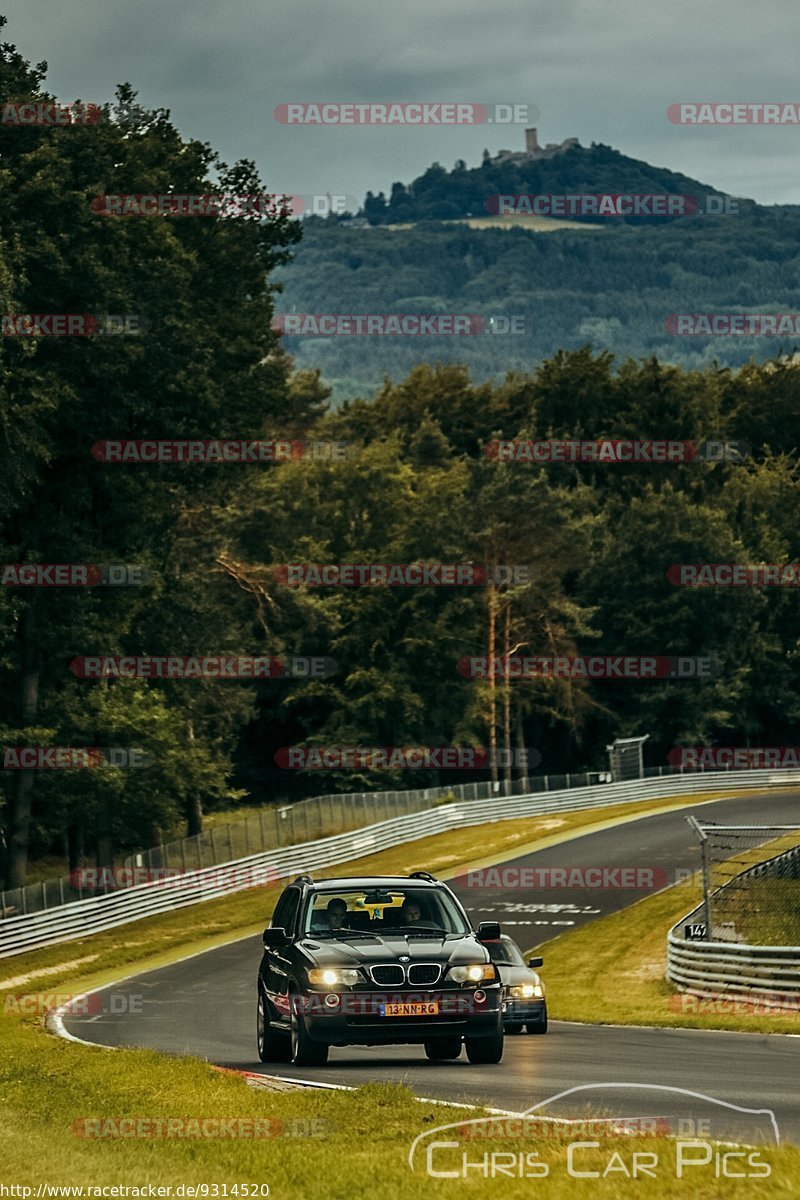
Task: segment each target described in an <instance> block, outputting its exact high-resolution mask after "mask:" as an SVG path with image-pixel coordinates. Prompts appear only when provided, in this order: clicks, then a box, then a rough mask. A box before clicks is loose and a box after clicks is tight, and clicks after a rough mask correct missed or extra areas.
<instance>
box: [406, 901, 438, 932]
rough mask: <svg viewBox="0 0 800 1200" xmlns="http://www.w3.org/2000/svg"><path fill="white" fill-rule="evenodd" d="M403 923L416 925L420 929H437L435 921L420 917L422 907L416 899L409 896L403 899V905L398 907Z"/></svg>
mask: <svg viewBox="0 0 800 1200" xmlns="http://www.w3.org/2000/svg"><path fill="white" fill-rule="evenodd" d="M400 913H401V915H402V923H403V925H417V926H418V927H419V928H420V929H437V928H438V926H437V925H436V922H435V921H424V920H423V919H422V909H421V908H420V906H419V903H418V901H416V900H412V899H411V898H410V897H408V898H407V899H405V900H404V901H403V907H402V908H401V909H400Z"/></svg>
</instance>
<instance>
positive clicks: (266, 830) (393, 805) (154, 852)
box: [0, 767, 679, 919]
mask: <svg viewBox="0 0 800 1200" xmlns="http://www.w3.org/2000/svg"><path fill="white" fill-rule="evenodd" d="M678 770H679V769H678V768H674V767H651V768H650V769H649V770H648V771H647V772H646V775H647V776H650V775H661V774H665V775H666V774H675V773H677V772H678ZM603 774H604V773H602V772H599V771H591V772H587V771H581V772H571V773H570V774H567V775H536V776H532V777H531V779H530V780H529V781H528V783H527V786H523V783H522V781H521V780H519V779H515V780H512V781H511V784H510V785H508V784H507V783H506V781H505V780H503V781H502V782H499V783H497V784H493V783H491V782H481V783H461V784H454V785H452V786H446V787H430V788H411V789H408V790H406V791H391V792H332V793H328V794H327V795H324V796H311V797H309V798H308V799H306V800H297V801H295V802H294V803H289V802H287V803H281V802H280V801H278V802H274V803H272V804H269V805H265V806H264V807H263V808H261V809H260V811H259V812H257V813H255V814H253V815H252V816H249V817H240V818H239V819H238V820H233V821H227V822H225V823H224V824H219V825H217V824H213V823H209V825H208V827H207V828H206V829H205V830H204V831H203V833H198V834H194V835H192V836H191V837H185V838H179V839H177V840H176V841H171V842H161V843H160V844H159V845H157V846H153V847H151V848H150V849H148V850H142V851H141V852H139V853H136V854H130V855H128V857H127V858H124V859H123V860H122V864H121V869H120V868H119V867H117V866H114V867H109V868H108V869H106V870H103V871H100V872H99V873H96V872H95V871H94V868H92V867H90V866H89V867H82V868H78V869H76V870H75V871H74V872H73V873H72V874H71V875H64V876H61V877H60V878H56V879H45V880H41V881H40V882H37V883H29V884H26V885H25V886H24V887H20V888H11V889H9V890H7V891H2V890H0V919H2V918H3V917H5V916H12V915H13V916H19V915H22V916H29V915H32V914H33V913H40V912H44V911H45V909H52V908H61V907H62V906H63V905H65V904H72V903H73V902H74V901H76V900H86V899H90V898H92V897H94V896H97V895H105V894H106V893H108V892H110V891H116V890H118V889H119V888H120V887H122V886H133V878H135V876H134V874H133V873H134V872H135V871H136V870H138V869H139V868H145V872H146V871H150V872H151V873H153V874H156V873H157V874H160V873H162V872H169V871H174V872H185V871H187V870H192V869H194V868H195V867H196V868H197V869H198V870H202V869H203V868H204V867H216V866H220V865H221V864H222V863H233V862H237V861H238V860H239V859H240V858H245V857H248V856H249V855H252V854H256V853H258V851H260V850H272V849H275V848H279V847H281V846H295V845H297V844H298V843H299V842H311V841H316V840H318V839H321V838H325V837H329V836H330V835H332V834H335V833H345V832H346V831H347V830H350V829H359V828H361V827H363V826H365V825H375V824H377V823H378V822H379V821H386V820H388V819H389V818H390V817H398V816H402V815H404V814H406V813H411V812H422V811H423V810H424V809H428V808H431V807H432V806H433V805H434V804H435V803H437V802H438V801H440V800H442V799H443V798H445V797H449V798H450V799H452V800H484V799H492V798H494V797H497V796H506V795H510V796H523V795H530V794H532V793H534V792H552V791H561V790H563V789H564V788H576V787H588V786H590V785H591V784H592V783H595V784H597V783H601V782H602V775H603ZM126 873H127V875H128V877H129V878H132V882H131V883H129V884H127V885H126V884H123V883H121V882H120V880H121V879H124V878H125V876H126ZM96 874H98V875H99V878H98V885H97V886H96V887H93V886H90V885H89V884H88V883H85V882H84V879H85V877H86V876H88V877H89V878H93V877H94V876H95V875H96ZM108 878H113V881H112V882H111V883H107V882H105V880H106V879H108ZM151 878H152V875H151ZM139 882H144V879H143V877H142V875H141V874H140V876H139Z"/></svg>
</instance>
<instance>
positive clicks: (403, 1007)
mask: <svg viewBox="0 0 800 1200" xmlns="http://www.w3.org/2000/svg"><path fill="white" fill-rule="evenodd" d="M380 1014H381V1016H382V1017H436V1016H438V1015H439V1002H438V1000H428V1001H423V1002H416V1001H413V1002H410V1003H408V1004H382V1005H381V1007H380Z"/></svg>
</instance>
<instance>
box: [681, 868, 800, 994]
mask: <svg viewBox="0 0 800 1200" xmlns="http://www.w3.org/2000/svg"><path fill="white" fill-rule="evenodd" d="M798 853H800V852H799V851H798V849H797V847H795V848H793V849H791V850H786V851H784V852H783V853H782V854H777V855H776V856H775V857H774V858H770V859H767V860H766V861H765V862H763V863H757V864H756V865H755V866H753V867H748V868H747V870H746V871H742V872H741V873H740V874H739V875H737V876H735V878H734V879H733V880H731V883H733V882H735V881H736V880H738V879H741V878H743V877H744V876H747V875H754V876H759V875H765V874H769V873H771V871H772V870H774V868H775V867H776V865H779V864H781V863H783V862H795V861H796V860H797V857H798ZM726 886H728V887H730V886H731V885H730V884H727V885H726ZM704 920H705V904H698V906H697V908H694V909H692V911H691V912H690V913H688V914H687V916H685V917H683V919H682V920H680V921H678V922H677V923H676V924H675V925H673V927H672V929H671V930H670V931H669V934H668V937H667V979H668V980H669V982H670V983H674V984H675V985H676V986H677V987H679V988H680V989H681V991H682V992H688V993H689V994H690V995H693V996H703V997H705V998H707V999H719V998H720V997H724V998H727V999H731V1000H747V999H752V998H753V997H754V996H757V997H758V998H759V1002H760V1004H761V1006H762V1007H768V1006H769V997H774V998H775V1000H776V1002H777V1003H779V1002H780V1000H783V999H785V998H786V997H791V998H792V999H793V1000H794V999H796V1000H797V1001H800V946H748V945H745V944H743V943H742V942H721V941H720V942H704V941H697V942H692V941H687V940H686V939H685V937H684V936H683V927H684V925H690V924H694V923H696V922H702V921H704ZM798 1007H800V1005H798Z"/></svg>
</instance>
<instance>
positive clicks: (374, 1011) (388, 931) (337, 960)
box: [258, 871, 503, 1066]
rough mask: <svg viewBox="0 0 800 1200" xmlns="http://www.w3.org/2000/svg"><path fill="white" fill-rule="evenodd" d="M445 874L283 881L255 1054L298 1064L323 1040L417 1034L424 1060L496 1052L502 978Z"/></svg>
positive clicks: (476, 1058) (491, 926) (365, 1041)
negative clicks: (442, 879) (443, 877)
mask: <svg viewBox="0 0 800 1200" xmlns="http://www.w3.org/2000/svg"><path fill="white" fill-rule="evenodd" d="M499 937H500V926H499V925H498V924H497V922H495V921H484V922H482V923H481V924H480V925H479V927H478V929H477V931H476V930H474V929H473V928H472V925H471V924H470V920H469V917H468V916H467V914H466V912H465V910H464V908H463V907H462V905H461V904H460V902H459V900H458V899H457V897H456V896H455V895H454V894H453V893H452V892H451V891H450V889H449V888H448V887H447V885H446V884H444V883H442V882H440V881H439V880H437V879H434V877H433V876H432V875H428V874H427V873H426V872H422V871H418V872H416V873H415V874H413V875H409V876H374V877H372V876H366V877H354V878H350V879H321V880H317V881H316V882H315V881H314V880H312V879H311V878H310V877H309V876H308V875H301V876H300V877H299V878H298V879H296V880H295V881H294V882H293V883H291V884H289V886H288V887H287V888H286V889H285V890H284V891H283V893H282V894H281V897H280V899H279V900H278V903H277V905H276V907H275V912H274V914H273V917H272V924H271V925H270V927H269V928H268V929H265V930H264V956H263V958H262V960H261V967H260V970H259V973H258V1055H259V1058H260V1059H261V1061H262V1062H286V1061H289V1060H291V1061H292V1062H294V1063H296V1064H298V1065H299V1066H306V1065H308V1066H310V1065H321V1064H323V1063H325V1062H327V1059H328V1050H329V1048H330V1047H331V1046H380V1045H390V1044H400V1043H403V1044H409V1043H410V1044H417V1045H423V1046H424V1047H425V1053H426V1054H427V1056H428V1058H430V1059H433V1060H443V1059H454V1058H458V1056H459V1054H460V1053H461V1046H462V1043H463V1044H464V1045H465V1046H466V1051H467V1057H468V1058H469V1060H470V1062H473V1063H497V1062H499V1061H500V1059H501V1058H502V1056H503V1023H502V1013H501V985H500V980H499V976H498V973H497V970H496V968H495V966H494V964H493V963H492V960H491V957H490V955H489V951H488V950H487V947H486V945H485V943H487V942H491V941H495V940H496V939H498V938H499Z"/></svg>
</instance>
